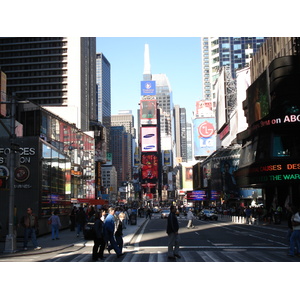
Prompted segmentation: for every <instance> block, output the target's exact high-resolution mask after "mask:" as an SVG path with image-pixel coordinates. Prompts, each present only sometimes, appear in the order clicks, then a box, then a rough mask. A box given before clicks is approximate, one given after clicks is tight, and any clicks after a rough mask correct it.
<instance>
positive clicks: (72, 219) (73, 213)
mask: <svg viewBox="0 0 300 300" xmlns="http://www.w3.org/2000/svg"><path fill="white" fill-rule="evenodd" d="M76 212H77V207H76V206H74V207H73V209H72V211H71V213H70V223H71V224H70V230H71V231H75V224H76Z"/></svg>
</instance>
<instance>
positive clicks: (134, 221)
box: [129, 214, 136, 225]
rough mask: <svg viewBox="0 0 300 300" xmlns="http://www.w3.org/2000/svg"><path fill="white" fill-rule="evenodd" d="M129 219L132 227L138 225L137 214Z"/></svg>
mask: <svg viewBox="0 0 300 300" xmlns="http://www.w3.org/2000/svg"><path fill="white" fill-rule="evenodd" d="M129 219H130V225H136V214H131V215H130V217H129Z"/></svg>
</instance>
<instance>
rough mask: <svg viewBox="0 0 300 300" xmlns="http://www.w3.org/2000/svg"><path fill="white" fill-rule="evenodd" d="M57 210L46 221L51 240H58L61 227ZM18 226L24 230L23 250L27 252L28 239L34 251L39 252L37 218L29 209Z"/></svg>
mask: <svg viewBox="0 0 300 300" xmlns="http://www.w3.org/2000/svg"><path fill="white" fill-rule="evenodd" d="M58 213H59V211H58V209H56V210H54V212H53V215H52V216H51V217H50V218H49V219H48V224H49V225H51V235H52V240H58V239H59V228H60V227H61V222H60V218H59V216H58ZM20 226H22V227H23V228H24V242H23V250H25V251H26V250H27V249H28V248H27V246H28V242H29V239H31V242H32V244H33V247H34V250H40V249H42V247H40V246H39V245H38V241H37V235H38V233H39V221H38V217H37V216H36V215H35V214H34V213H33V210H32V208H31V207H28V208H27V210H26V214H25V215H24V216H23V217H22V218H21V221H20Z"/></svg>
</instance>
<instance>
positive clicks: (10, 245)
mask: <svg viewBox="0 0 300 300" xmlns="http://www.w3.org/2000/svg"><path fill="white" fill-rule="evenodd" d="M10 104H11V120H10V154H9V202H8V205H9V209H8V234H7V235H6V240H5V249H4V251H5V252H9V253H13V252H15V251H16V236H15V232H14V206H15V205H14V204H15V187H14V184H15V182H14V177H15V176H14V169H15V150H16V149H15V147H13V145H15V144H14V140H15V137H16V134H15V119H16V99H15V94H13V96H12V99H11V102H10Z"/></svg>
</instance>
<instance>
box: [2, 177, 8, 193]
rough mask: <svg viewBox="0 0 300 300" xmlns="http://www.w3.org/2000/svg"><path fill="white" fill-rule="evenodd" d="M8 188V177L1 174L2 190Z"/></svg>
mask: <svg viewBox="0 0 300 300" xmlns="http://www.w3.org/2000/svg"><path fill="white" fill-rule="evenodd" d="M6 189H7V177H5V176H0V190H6Z"/></svg>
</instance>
